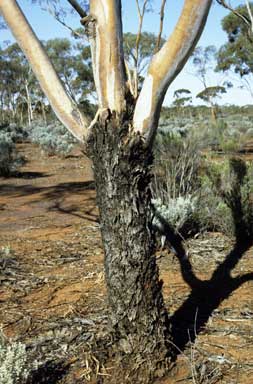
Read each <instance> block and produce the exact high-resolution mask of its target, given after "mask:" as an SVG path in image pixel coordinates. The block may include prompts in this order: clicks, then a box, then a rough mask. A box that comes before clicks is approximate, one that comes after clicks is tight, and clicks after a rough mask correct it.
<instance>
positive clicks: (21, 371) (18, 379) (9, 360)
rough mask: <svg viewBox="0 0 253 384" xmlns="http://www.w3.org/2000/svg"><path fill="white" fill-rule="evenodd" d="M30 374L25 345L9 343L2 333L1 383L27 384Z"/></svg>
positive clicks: (0, 342) (0, 337)
mask: <svg viewBox="0 0 253 384" xmlns="http://www.w3.org/2000/svg"><path fill="white" fill-rule="evenodd" d="M28 373H29V372H28V369H27V354H26V347H25V345H24V344H22V343H19V342H13V343H8V342H7V341H6V340H5V338H4V336H3V334H2V332H1V331H0V383H1V384H17V383H25V381H26V379H27V377H28Z"/></svg>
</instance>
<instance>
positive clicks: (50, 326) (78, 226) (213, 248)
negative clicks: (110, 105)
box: [0, 144, 253, 384]
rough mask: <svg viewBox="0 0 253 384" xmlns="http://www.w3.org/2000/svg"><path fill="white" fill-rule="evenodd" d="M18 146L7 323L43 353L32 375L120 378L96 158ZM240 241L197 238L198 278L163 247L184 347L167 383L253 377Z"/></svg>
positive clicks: (251, 274) (251, 305)
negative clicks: (20, 160) (112, 350)
mask: <svg viewBox="0 0 253 384" xmlns="http://www.w3.org/2000/svg"><path fill="white" fill-rule="evenodd" d="M19 151H20V152H21V154H23V155H24V156H25V157H26V159H27V163H26V165H25V166H24V167H23V168H22V169H21V171H20V173H19V174H18V175H16V177H11V178H8V179H3V178H1V179H0V254H1V257H0V282H1V285H0V302H1V311H0V325H2V328H3V332H4V334H5V335H6V337H7V338H8V339H13V340H20V341H22V342H24V343H25V344H26V345H27V350H28V354H29V358H30V359H31V360H33V361H34V360H37V362H38V367H39V368H38V369H37V371H36V372H35V373H34V374H33V376H32V377H31V378H30V382H31V383H33V384H35V383H36V384H39V383H48V384H49V383H50V384H53V383H57V384H59V383H61V384H63V383H68V384H73V383H88V382H90V379H91V380H92V382H93V383H100V382H102V380H103V379H106V380H107V382H109V383H110V382H113V369H114V365H115V364H116V363H115V362H114V361H113V358H112V359H111V364H109V365H108V364H107V365H106V366H104V362H103V360H104V359H103V355H105V350H106V348H107V347H108V346H110V339H109V337H108V334H107V318H108V316H107V314H108V312H107V304H106V290H105V284H104V273H103V251H102V244H101V238H100V233H99V220H98V211H97V208H96V203H95V190H94V183H93V176H92V170H91V164H90V162H89V161H88V159H86V158H84V157H83V156H81V153H80V151H78V150H76V151H75V153H74V154H73V156H71V157H69V158H67V159H61V158H60V157H57V156H52V157H48V156H47V155H45V154H43V153H41V151H40V149H39V148H38V147H36V146H34V145H30V144H24V145H19ZM233 247H234V245H233V243H232V241H231V240H230V239H228V238H225V237H224V236H222V235H221V234H219V233H212V234H206V235H205V236H201V237H199V238H196V239H192V240H190V241H189V242H188V243H187V248H188V252H189V254H190V260H191V263H192V265H193V268H194V271H195V273H196V275H197V277H198V279H199V280H196V285H192V286H191V287H189V285H188V284H187V283H186V282H185V281H184V279H183V278H182V275H181V271H180V265H179V263H178V260H177V259H176V258H175V256H173V254H172V253H168V252H167V251H163V252H158V254H157V257H158V262H159V266H160V273H161V278H162V280H163V281H164V297H165V302H166V305H167V307H168V311H169V313H170V314H171V322H172V326H173V337H174V339H173V343H174V344H176V347H175V348H176V349H177V350H178V358H177V361H176V364H175V367H174V368H173V369H172V371H171V373H170V376H169V377H168V378H167V379H166V380H163V381H161V383H164V384H174V383H182V384H186V383H195V384H200V383H203V384H204V383H205V384H207V383H208V384H214V383H224V384H250V383H252V382H253V298H252V293H253V290H252V288H253V258H252V256H253V250H252V249H250V250H249V251H248V252H247V253H246V254H244V255H240V254H238V253H237V254H235V253H233V252H232V253H231V251H232V250H233ZM225 260H231V263H230V264H229V263H224V261H225ZM235 264H236V266H235V267H234V265H235ZM214 271H217V273H216V274H214V273H213V272H214ZM238 276H240V277H238ZM114 363H115V364H114ZM119 384H120V383H119Z"/></svg>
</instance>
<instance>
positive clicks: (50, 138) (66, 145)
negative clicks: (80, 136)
mask: <svg viewBox="0 0 253 384" xmlns="http://www.w3.org/2000/svg"><path fill="white" fill-rule="evenodd" d="M29 137H30V140H31V141H32V142H33V143H36V144H39V145H40V146H41V148H42V149H43V150H44V151H45V152H47V153H48V154H50V155H54V154H57V153H58V154H60V155H62V156H67V155H68V154H69V153H70V152H71V150H72V149H73V146H74V144H75V143H76V140H75V139H74V137H73V136H72V135H71V134H70V133H69V132H68V130H67V129H66V128H65V127H64V126H63V125H62V124H60V123H59V122H54V123H51V124H49V125H45V124H44V123H43V122H39V121H38V122H34V123H33V124H32V126H31V128H30V135H29Z"/></svg>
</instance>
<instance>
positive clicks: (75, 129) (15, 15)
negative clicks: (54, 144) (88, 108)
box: [0, 0, 88, 142]
mask: <svg viewBox="0 0 253 384" xmlns="http://www.w3.org/2000/svg"><path fill="white" fill-rule="evenodd" d="M0 12H1V13H2V15H3V17H4V18H5V20H6V22H7V24H8V25H9V27H10V29H11V31H12V33H13V35H14V37H15V38H16V40H17V42H18V44H19V45H20V47H21V49H22V50H23V52H24V54H25V55H26V57H27V59H28V61H29V62H30V65H31V67H32V69H33V71H34V74H35V76H36V77H37V79H38V81H39V83H40V85H41V88H42V90H43V92H44V93H45V95H46V96H47V98H48V100H49V102H50V104H51V106H52V108H53V110H54V112H55V114H56V115H57V117H58V118H59V120H60V121H61V122H62V123H63V124H64V125H65V126H66V128H67V129H68V130H69V131H70V132H71V133H72V134H73V135H74V136H75V137H76V138H77V139H78V140H79V141H81V142H83V141H84V138H85V136H86V135H87V131H88V130H87V127H88V121H87V119H86V118H85V116H83V115H82V113H81V112H80V111H79V109H78V107H77V105H76V104H75V103H74V102H73V100H72V99H71V98H70V97H69V96H68V94H67V93H66V91H65V89H64V86H63V84H62V82H61V80H60V79H59V77H58V75H57V73H56V71H55V69H54V67H53V65H52V63H51V62H50V60H49V58H48V56H47V54H46V52H45V50H44V48H43V47H42V45H41V43H40V41H39V40H38V38H37V36H36V35H35V33H34V32H33V30H32V28H31V26H30V25H29V23H28V21H27V19H26V18H25V16H24V14H23V12H22V10H21V9H20V7H19V5H18V4H17V2H16V1H15V0H0Z"/></svg>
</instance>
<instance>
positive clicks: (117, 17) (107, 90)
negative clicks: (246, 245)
mask: <svg viewBox="0 0 253 384" xmlns="http://www.w3.org/2000/svg"><path fill="white" fill-rule="evenodd" d="M89 18H90V20H92V21H90V24H91V31H90V33H89V35H90V36H89V38H90V42H91V53H92V63H93V65H92V66H93V73H94V80H95V84H96V89H97V93H98V101H99V107H100V108H109V109H110V110H111V111H116V112H117V113H118V114H120V113H121V112H122V111H124V109H125V108H126V101H125V93H126V73H125V65H124V53H123V34H122V20H121V1H120V0H91V1H90V16H89Z"/></svg>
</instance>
